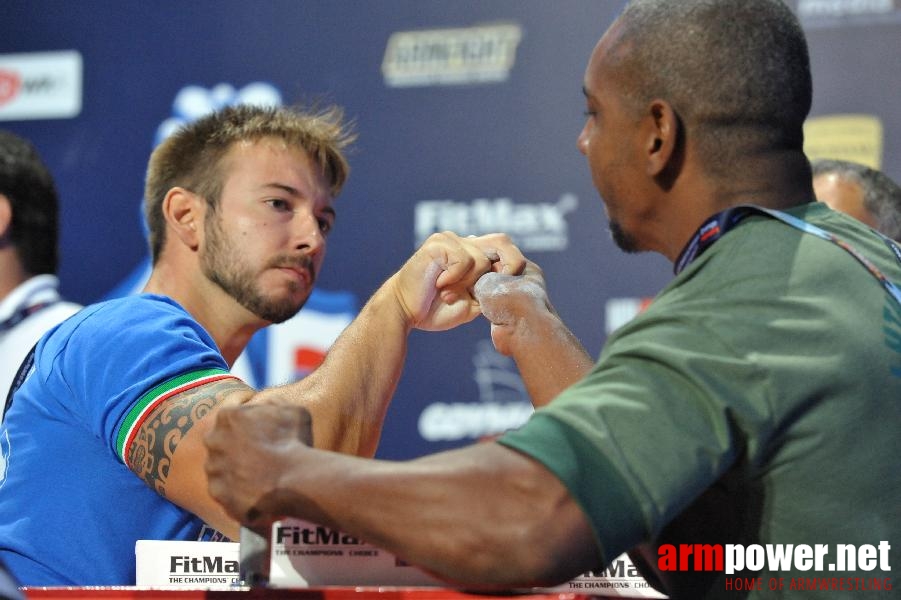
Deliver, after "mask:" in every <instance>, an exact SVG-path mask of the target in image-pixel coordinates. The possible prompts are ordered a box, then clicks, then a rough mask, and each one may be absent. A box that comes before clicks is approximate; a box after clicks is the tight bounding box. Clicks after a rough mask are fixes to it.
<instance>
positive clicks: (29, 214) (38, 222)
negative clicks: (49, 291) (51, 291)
mask: <svg viewBox="0 0 901 600" xmlns="http://www.w3.org/2000/svg"><path fill="white" fill-rule="evenodd" d="M0 195H3V196H5V197H6V199H7V200H8V201H9V203H10V205H11V207H12V223H11V226H10V231H9V237H10V241H11V242H12V244H13V246H14V247H15V248H16V251H17V252H18V254H19V259H20V260H21V261H22V267H23V269H24V270H25V271H27V272H28V273H30V274H31V275H40V274H43V273H49V274H55V273H56V269H57V266H58V263H59V252H58V237H59V233H58V227H59V215H58V212H57V211H58V197H57V193H56V185H55V184H54V182H53V177H52V176H51V175H50V171H49V170H48V169H47V167H46V165H44V163H43V161H42V160H41V157H40V155H38V152H37V150H35V148H34V146H33V145H32V144H31V142H29V141H27V140H25V139H23V138H21V137H19V136H17V135H15V134H13V133H11V132H9V131H4V130H0Z"/></svg>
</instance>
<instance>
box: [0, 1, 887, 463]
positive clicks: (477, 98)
mask: <svg viewBox="0 0 901 600" xmlns="http://www.w3.org/2000/svg"><path fill="white" fill-rule="evenodd" d="M897 2H898V0H895V1H892V0H868V1H862V0H792V1H791V2H790V5H791V6H792V7H793V8H794V9H795V10H796V11H797V12H798V14H799V16H800V18H801V20H802V23H803V25H804V27H805V29H806V30H807V31H808V33H809V41H810V49H811V58H812V63H813V70H814V105H813V111H812V114H811V120H810V122H809V124H808V125H809V127H808V130H807V144H808V151H809V152H810V154H811V156H825V155H830V156H838V157H848V158H853V159H855V160H860V161H861V162H865V163H867V164H871V165H873V166H877V167H879V168H881V169H883V170H885V171H886V172H887V173H888V174H889V175H890V176H892V177H893V178H895V179H901V147H899V141H898V140H899V138H901V113H898V111H896V110H894V103H893V102H892V100H893V99H895V98H898V97H901V62H899V61H898V60H897V57H898V56H899V55H901V7H898V6H896V4H897ZM621 5H622V2H620V1H619V0H605V1H603V2H598V1H596V0H570V1H569V2H566V3H562V4H561V3H553V2H546V1H545V0H495V1H493V2H482V1H479V0H452V1H447V0H425V1H423V0H388V1H385V2H355V1H352V0H307V1H305V2H294V1H291V0H272V1H270V2H262V3H252V4H248V3H246V2H243V1H241V0H195V1H194V2H190V3H177V2H157V3H134V2H132V3H122V2H119V1H117V0H90V1H89V2H81V3H62V4H61V3H59V2H55V1H53V0H5V2H4V8H3V13H4V18H3V19H0V127H3V128H7V129H10V130H12V131H14V132H16V133H19V134H21V135H24V136H26V137H28V138H30V139H31V140H32V141H33V142H34V143H35V144H36V145H37V147H38V149H39V150H40V152H41V153H42V155H43V156H44V157H45V159H46V160H47V162H48V164H49V166H50V168H51V170H52V171H53V173H54V175H55V176H56V179H57V183H58V186H59V189H60V193H61V197H62V215H61V225H62V246H61V254H62V266H61V272H60V278H61V282H62V291H63V292H64V294H65V295H66V296H68V297H69V298H71V299H72V300H75V301H78V302H82V303H89V302H93V301H95V300H99V299H101V298H104V297H108V296H111V295H117V294H122V293H130V292H131V291H133V290H134V289H135V286H139V282H140V280H141V276H142V273H143V272H144V271H143V269H144V268H145V267H146V257H147V250H146V242H145V234H144V228H143V224H142V222H141V218H140V211H139V204H140V199H141V196H142V188H143V181H144V170H145V167H146V162H147V158H148V156H149V153H150V151H151V150H152V149H153V147H154V146H155V145H156V144H157V143H159V141H160V140H161V139H163V138H164V137H165V136H166V135H168V134H169V133H171V131H172V129H173V128H174V127H177V126H178V125H179V124H181V123H183V122H187V121H190V120H193V119H196V118H197V117H199V116H201V115H203V114H206V113H207V112H209V111H210V110H213V109H215V108H216V107H218V106H223V105H226V104H232V103H236V102H255V103H263V104H267V103H268V104H294V103H298V102H311V101H324V102H335V103H338V104H341V105H343V106H344V107H345V109H346V112H347V114H348V116H349V117H351V118H353V119H354V120H355V121H356V122H357V129H358V131H359V142H358V144H357V145H356V148H355V150H354V151H353V153H352V154H351V155H350V160H351V164H352V173H351V177H350V181H349V183H348V185H347V187H346V189H345V192H344V193H343V194H342V196H341V197H340V198H339V199H338V201H337V203H336V208H337V210H338V213H339V218H338V221H337V227H336V229H335V231H334V233H333V234H332V235H331V237H330V244H329V252H328V259H327V260H326V265H325V269H324V271H323V273H322V276H321V278H320V282H319V290H318V291H321V292H322V293H321V295H319V296H318V297H317V301H316V302H315V303H314V304H313V305H311V306H310V307H309V310H305V311H303V312H302V313H301V316H299V317H298V318H296V319H294V320H292V322H289V323H286V324H285V325H284V326H282V327H281V328H280V329H277V330H273V331H271V332H270V333H269V334H266V335H263V336H260V337H259V338H255V340H254V341H253V342H252V344H251V349H250V351H249V357H248V362H247V363H246V364H244V366H243V367H242V368H244V369H245V372H248V373H250V375H246V377H247V378H248V379H250V380H251V381H253V382H254V383H256V384H258V385H267V384H271V383H280V382H283V381H285V380H290V379H292V378H297V377H301V376H303V375H304V374H305V373H307V372H308V371H309V370H310V369H311V368H314V367H315V365H316V364H318V361H319V360H321V357H322V354H323V353H324V352H325V350H326V349H327V346H328V344H329V343H331V341H332V340H333V339H334V336H335V335H336V334H337V332H338V331H339V330H340V328H341V327H342V326H343V324H344V323H346V322H347V320H348V319H350V318H351V317H352V316H353V314H355V311H356V310H358V307H359V306H361V305H362V303H363V302H364V301H365V300H366V298H367V297H368V296H369V295H370V294H371V293H372V291H373V290H374V289H375V288H376V287H377V286H378V285H379V284H380V283H381V282H382V281H384V280H385V278H387V277H388V276H389V275H390V274H391V273H392V272H393V271H394V270H395V269H396V268H397V267H398V266H400V265H401V264H402V263H403V261H404V260H405V259H406V258H407V257H408V256H409V255H410V253H411V252H412V251H413V250H414V248H415V247H416V246H417V245H418V244H420V243H421V242H422V240H424V239H425V238H426V237H428V235H430V234H431V233H433V232H436V231H442V230H445V229H451V230H454V231H457V232H459V233H461V234H479V233H484V232H489V231H505V232H507V233H508V234H510V235H511V237H513V238H514V239H515V240H516V241H517V242H518V243H519V244H520V245H521V246H522V248H523V249H524V250H525V251H526V252H527V254H528V255H529V256H530V257H531V258H533V259H534V260H536V261H537V262H538V263H539V264H541V266H542V267H543V268H544V270H545V273H546V277H547V280H548V285H549V288H550V292H551V297H552V300H553V301H554V303H555V305H556V306H557V308H558V310H559V312H560V313H561V315H562V316H563V317H564V319H566V321H567V322H568V323H569V324H570V326H571V327H572V329H573V330H574V331H575V332H576V334H577V335H578V336H579V337H580V338H581V339H582V341H583V343H584V344H585V346H586V347H587V348H588V350H589V351H590V352H592V353H593V354H595V355H596V354H597V353H598V352H599V350H600V348H601V345H602V344H603V341H604V339H605V338H606V336H607V335H608V333H609V332H611V331H612V330H613V329H615V328H616V327H617V326H619V325H621V324H622V323H624V322H625V321H626V320H628V319H629V318H631V317H632V316H634V314H636V313H637V312H639V311H640V310H642V309H643V308H644V307H646V306H647V303H648V302H650V301H651V299H652V298H653V296H654V295H655V294H656V292H657V291H659V289H660V288H661V287H662V286H663V285H665V284H666V282H667V281H668V280H669V278H670V277H671V268H670V265H669V264H668V263H667V262H666V261H665V260H664V259H663V258H661V257H660V256H657V255H637V256H636V255H624V254H622V253H621V252H620V251H619V250H618V249H617V248H616V247H615V246H614V245H613V243H612V242H611V240H610V238H609V234H608V233H607V229H606V219H605V217H604V213H603V207H602V204H601V201H600V199H599V197H598V195H597V192H596V191H595V190H594V188H593V186H592V184H591V178H590V175H589V172H588V168H587V166H586V164H585V161H584V158H583V157H582V156H581V155H580V154H579V153H578V151H577V149H576V136H577V135H578V133H579V131H580V129H581V127H582V124H583V116H582V111H583V110H584V106H583V104H584V102H583V98H582V94H581V85H582V75H583V71H584V68H585V64H586V62H587V59H588V55H589V53H590V52H591V50H592V48H593V47H594V44H595V42H596V41H597V39H598V37H599V36H600V35H601V34H602V32H603V31H604V29H606V27H607V26H608V25H609V24H610V22H611V21H612V20H613V18H614V17H615V15H616V13H617V12H618V11H619V9H620V7H621ZM530 412H531V408H530V405H529V402H528V397H527V395H526V394H525V391H524V390H523V386H522V382H521V380H520V379H519V377H518V375H517V373H516V370H515V368H514V366H513V364H512V362H511V361H510V360H509V359H506V358H505V357H503V356H500V355H499V354H497V352H495V351H494V349H493V347H492V346H491V341H490V335H489V328H488V326H487V323H486V322H485V321H483V320H478V321H475V322H473V323H471V324H469V325H467V326H464V327H462V328H459V329H457V330H455V331H451V332H446V333H421V332H416V333H414V334H413V336H412V338H411V343H410V353H409V359H408V363H407V367H406V371H405V373H404V377H403V380H402V381H401V383H400V386H399V387H398V391H397V395H396V398H395V401H394V403H393V405H392V408H391V410H390V411H389V417H388V421H387V423H386V426H385V429H384V433H383V437H382V444H381V447H380V449H379V456H382V457H385V458H397V459H403V458H411V457H415V456H419V455H422V454H424V453H428V452H433V451H437V450H442V449H446V448H450V447H455V446H459V445H462V444H469V443H472V442H474V441H477V440H480V439H485V438H490V437H491V436H493V435H495V434H497V433H498V432H500V431H502V430H503V429H505V428H508V427H515V426H516V425H517V424H519V423H521V422H522V421H523V420H524V419H526V418H528V416H529V414H530Z"/></svg>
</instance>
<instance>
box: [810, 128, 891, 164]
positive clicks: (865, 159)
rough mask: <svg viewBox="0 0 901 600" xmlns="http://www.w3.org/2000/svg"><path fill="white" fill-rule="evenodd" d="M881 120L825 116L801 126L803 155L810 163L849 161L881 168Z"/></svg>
mask: <svg viewBox="0 0 901 600" xmlns="http://www.w3.org/2000/svg"><path fill="white" fill-rule="evenodd" d="M882 139H883V127H882V121H880V120H879V118H878V117H876V116H874V115H826V116H822V117H813V118H810V119H808V120H807V122H806V123H805V124H804V152H806V153H807V157H808V158H809V159H810V160H817V159H821V158H831V159H837V160H850V161H853V162H856V163H860V164H864V165H867V166H868V167H871V168H873V169H880V168H881V167H882Z"/></svg>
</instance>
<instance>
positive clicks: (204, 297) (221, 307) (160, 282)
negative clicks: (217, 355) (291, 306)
mask: <svg viewBox="0 0 901 600" xmlns="http://www.w3.org/2000/svg"><path fill="white" fill-rule="evenodd" d="M142 291H143V292H145V293H148V294H159V295H162V296H167V297H169V298H172V299H173V300H174V301H176V302H177V303H178V304H179V305H180V306H181V307H182V308H184V309H185V310H186V311H187V312H188V314H190V315H191V316H192V317H193V318H194V319H195V320H196V321H197V322H198V323H200V325H201V326H202V327H203V328H204V329H205V330H206V331H207V333H209V334H210V336H211V337H212V338H213V340H214V341H215V342H216V346H217V347H218V348H219V351H220V352H221V353H222V357H223V358H224V359H225V361H226V362H227V363H228V365H229V366H232V365H233V364H234V362H235V360H237V358H238V355H240V354H241V352H243V351H244V348H245V347H246V346H247V343H248V342H249V341H250V338H251V337H252V336H253V334H254V333H256V332H257V331H259V330H260V329H262V328H263V327H265V326H266V325H268V323H267V322H265V321H263V320H261V319H260V318H259V317H257V316H256V315H253V314H252V313H251V312H250V311H248V310H247V309H246V308H244V307H243V306H241V305H240V304H238V303H237V302H236V301H235V300H234V299H233V298H232V297H231V296H229V295H228V294H226V293H225V292H224V291H223V290H222V289H221V288H219V287H218V286H216V285H215V284H213V283H212V282H210V281H209V280H208V279H206V278H205V277H200V276H198V280H197V281H193V280H192V281H182V280H180V278H179V275H177V274H174V273H172V272H171V269H167V268H166V267H165V265H156V266H154V268H153V271H152V272H151V274H150V279H149V280H148V282H147V285H146V286H144V289H143V290H142Z"/></svg>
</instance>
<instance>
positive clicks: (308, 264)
mask: <svg viewBox="0 0 901 600" xmlns="http://www.w3.org/2000/svg"><path fill="white" fill-rule="evenodd" d="M269 267H270V268H288V269H303V270H305V271H307V272H308V273H309V274H310V281H316V265H314V264H313V259H312V258H310V257H309V256H307V255H305V254H303V255H300V256H285V255H283V256H277V257H275V258H274V259H272V262H271V263H270V264H269Z"/></svg>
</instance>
